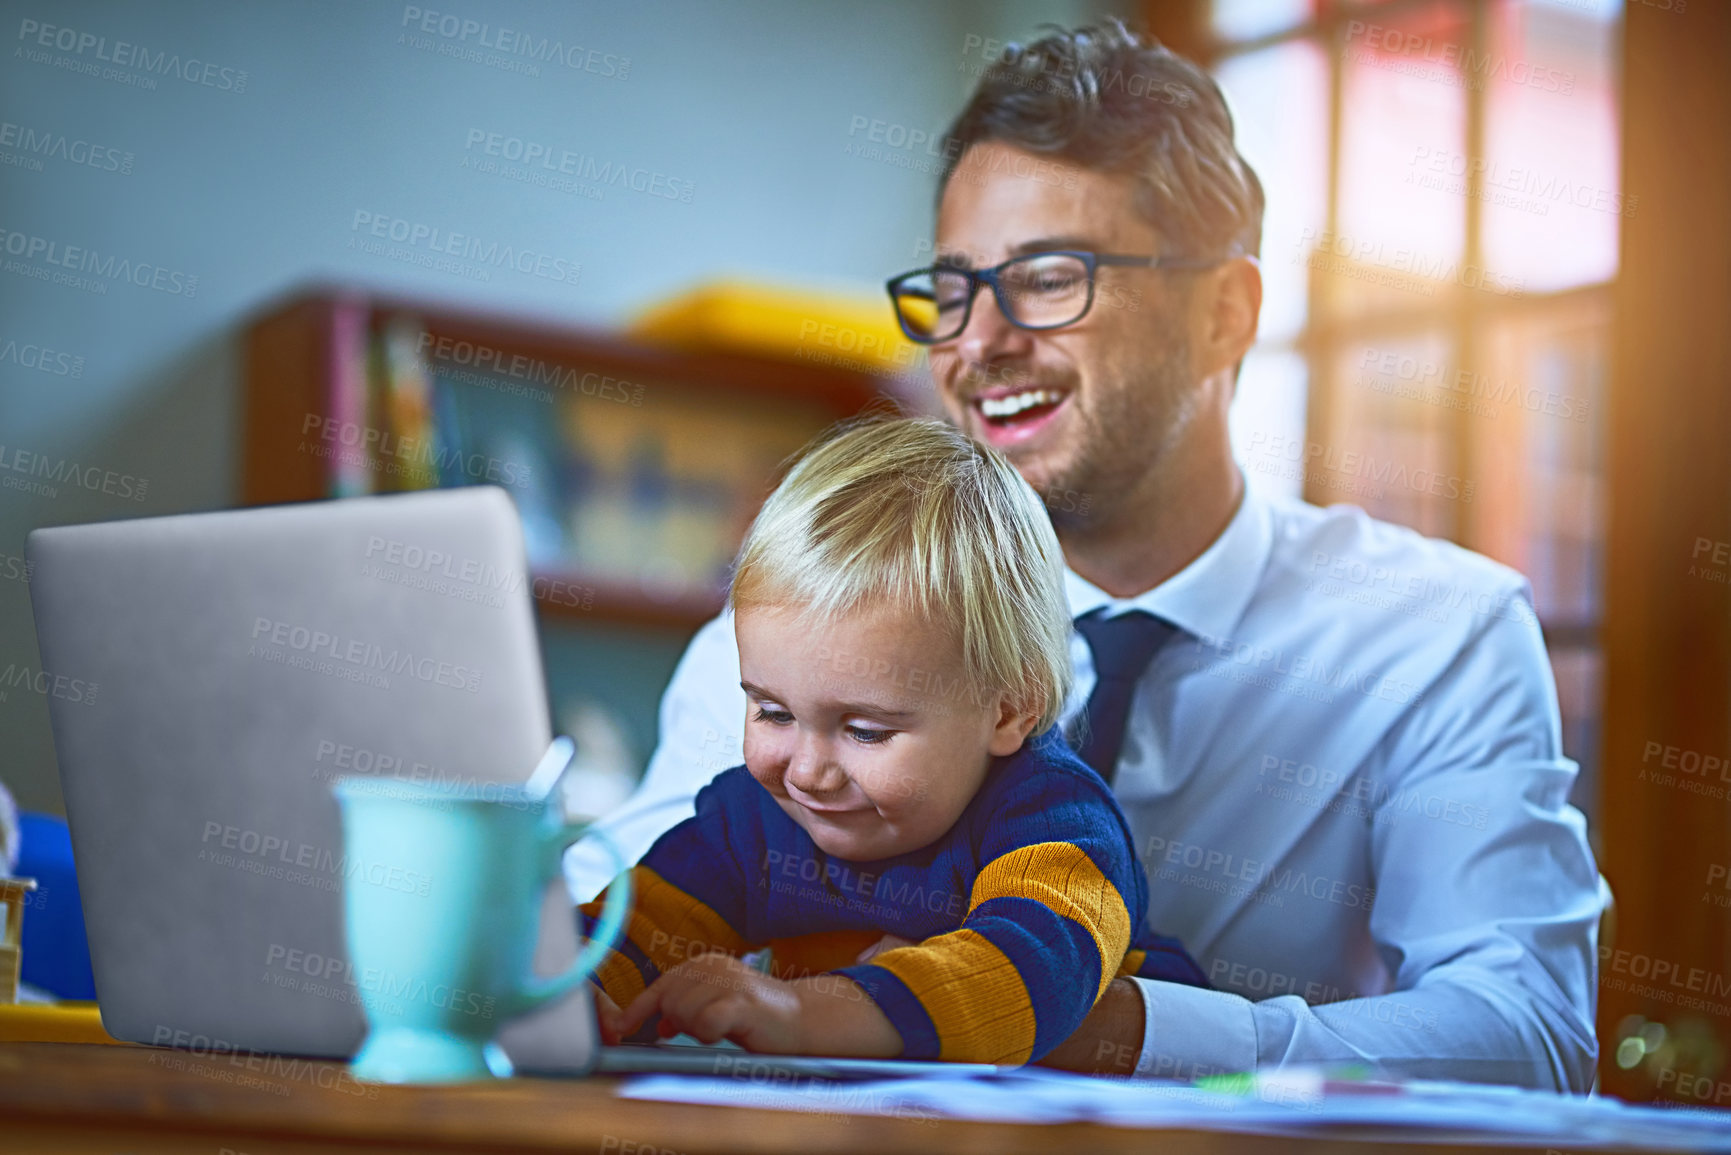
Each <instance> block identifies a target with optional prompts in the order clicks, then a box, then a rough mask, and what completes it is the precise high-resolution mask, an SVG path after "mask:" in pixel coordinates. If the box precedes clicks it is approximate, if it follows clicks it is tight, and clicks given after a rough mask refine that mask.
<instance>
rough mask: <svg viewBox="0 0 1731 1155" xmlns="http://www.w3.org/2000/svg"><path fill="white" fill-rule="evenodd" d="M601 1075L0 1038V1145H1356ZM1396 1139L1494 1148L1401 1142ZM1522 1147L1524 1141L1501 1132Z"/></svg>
mask: <svg viewBox="0 0 1731 1155" xmlns="http://www.w3.org/2000/svg"><path fill="white" fill-rule="evenodd" d="M615 1086H616V1082H615V1081H614V1080H610V1079H601V1078H597V1079H575V1080H550V1079H513V1080H508V1081H505V1082H500V1083H495V1084H466V1085H462V1086H458V1087H444V1088H425V1087H414V1088H410V1087H374V1086H370V1085H363V1084H358V1083H355V1082H354V1081H353V1080H352V1079H350V1078H349V1077H348V1071H347V1069H346V1068H345V1067H344V1066H343V1065H342V1064H340V1063H326V1062H317V1061H312V1060H304V1059H303V1060H291V1059H260V1058H252V1059H243V1058H234V1057H226V1056H222V1057H204V1058H201V1057H197V1056H195V1055H192V1054H189V1053H185V1052H178V1051H165V1050H157V1049H155V1048H150V1047H133V1046H121V1047H115V1046H96V1045H90V1044H74V1043H0V1150H4V1151H7V1152H12V1151H18V1152H26V1151H27V1152H32V1153H35V1152H43V1153H44V1155H46V1153H50V1152H102V1153H103V1155H115V1153H117V1152H124V1153H126V1155H164V1153H167V1152H175V1153H177V1155H178V1153H181V1152H200V1153H202V1155H308V1153H311V1152H324V1153H330V1152H357V1153H358V1152H368V1153H370V1155H381V1153H383V1152H392V1151H417V1152H457V1151H477V1152H490V1153H500V1155H502V1153H505V1152H531V1151H534V1152H542V1151H555V1150H557V1151H573V1152H594V1153H597V1155H601V1153H607V1152H611V1153H613V1155H673V1153H677V1155H700V1153H703V1152H747V1151H751V1152H785V1153H787V1155H827V1153H834V1155H840V1153H844V1152H860V1153H862V1155H863V1153H868V1152H869V1153H870V1155H899V1153H902V1152H925V1151H939V1152H943V1153H944V1155H973V1153H978V1155H1000V1153H1014V1152H1029V1153H1035V1152H1038V1153H1039V1155H1049V1153H1052V1152H1088V1153H1089V1155H1108V1153H1111V1152H1136V1153H1137V1155H1146V1153H1147V1152H1149V1151H1153V1150H1158V1151H1159V1152H1160V1155H1192V1153H1196V1155H1201V1153H1210V1155H1213V1153H1230V1155H1241V1153H1242V1155H1252V1153H1254V1155H1276V1153H1278V1152H1286V1151H1294V1150H1297V1151H1302V1152H1305V1153H1307V1155H1311V1153H1321V1152H1333V1151H1341V1152H1347V1151H1350V1152H1353V1153H1354V1155H1359V1153H1363V1152H1368V1151H1371V1150H1377V1149H1381V1148H1380V1145H1376V1146H1373V1145H1371V1144H1367V1143H1355V1142H1348V1141H1343V1140H1321V1139H1317V1140H1296V1139H1286V1138H1273V1137H1260V1136H1247V1135H1230V1134H1215V1133H1205V1132H1195V1131H1160V1132H1152V1131H1133V1130H1127V1129H1124V1128H1118V1127H1101V1126H1095V1125H1092V1124H1065V1125H1062V1126H1046V1127H1030V1126H1016V1125H1012V1124H1006V1123H962V1122H951V1121H948V1120H945V1121H935V1120H914V1119H894V1118H876V1117H870V1116H852V1117H847V1118H839V1117H836V1116H825V1115H815V1114H800V1113H790V1112H780V1111H761V1110H747V1109H742V1108H731V1107H698V1106H682V1105H677V1104H662V1103H647V1102H638V1101H633V1100H626V1099H619V1098H616V1097H615V1096H614V1093H613V1092H614V1087H615ZM1399 1149H1400V1151H1401V1152H1402V1153H1403V1155H1422V1153H1425V1152H1442V1151H1463V1152H1464V1151H1468V1150H1470V1151H1474V1152H1484V1151H1491V1150H1497V1149H1498V1148H1494V1147H1483V1146H1476V1147H1471V1148H1467V1147H1446V1146H1438V1145H1416V1144H1415V1145H1410V1146H1409V1145H1405V1144H1402V1145H1401V1146H1400V1148H1399ZM1506 1150H1510V1151H1525V1152H1527V1153H1528V1155H1531V1152H1532V1151H1533V1148H1531V1147H1527V1148H1512V1147H1511V1148H1506Z"/></svg>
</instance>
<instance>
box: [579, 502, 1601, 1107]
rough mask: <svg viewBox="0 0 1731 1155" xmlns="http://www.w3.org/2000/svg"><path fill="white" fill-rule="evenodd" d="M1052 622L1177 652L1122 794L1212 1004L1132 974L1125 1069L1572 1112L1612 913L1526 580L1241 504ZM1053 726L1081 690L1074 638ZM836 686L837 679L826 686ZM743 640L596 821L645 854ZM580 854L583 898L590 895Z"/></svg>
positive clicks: (1082, 591)
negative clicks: (1070, 677)
mask: <svg viewBox="0 0 1731 1155" xmlns="http://www.w3.org/2000/svg"><path fill="white" fill-rule="evenodd" d="M1065 578H1066V592H1067V594H1068V597H1069V601H1070V610H1071V616H1072V617H1079V616H1080V615H1082V614H1084V613H1087V612H1089V611H1090V610H1094V609H1098V608H1101V607H1105V610H1106V613H1107V614H1108V615H1112V614H1116V613H1119V612H1122V611H1124V610H1127V609H1131V608H1137V609H1143V610H1146V611H1148V612H1149V613H1152V614H1155V615H1156V616H1158V617H1161V618H1164V619H1166V620H1167V621H1170V622H1172V623H1174V624H1176V625H1177V626H1178V627H1179V629H1180V632H1179V633H1177V634H1175V635H1174V637H1173V638H1172V640H1171V641H1169V642H1168V643H1167V644H1166V646H1165V647H1164V648H1163V649H1161V650H1160V651H1159V652H1158V653H1156V654H1155V656H1154V659H1153V661H1152V662H1151V663H1150V664H1149V666H1148V669H1147V670H1146V672H1145V673H1144V674H1143V675H1142V677H1141V679H1140V680H1139V681H1138V683H1137V685H1136V690H1135V696H1134V698H1133V700H1132V705H1131V713H1130V720H1129V723H1128V726H1127V729H1126V733H1125V736H1124V745H1123V749H1122V752H1121V755H1120V757H1119V761H1118V772H1117V777H1116V780H1115V782H1114V786H1115V789H1116V792H1117V795H1118V800H1119V802H1120V803H1121V804H1122V805H1123V808H1124V811H1125V813H1126V815H1128V817H1129V820H1130V827H1131V830H1132V831H1133V832H1134V833H1135V835H1136V839H1137V851H1138V853H1139V854H1140V855H1141V857H1142V861H1143V865H1144V866H1145V867H1146V869H1147V871H1148V874H1149V895H1150V900H1149V909H1148V916H1149V922H1150V925H1151V926H1152V927H1153V928H1154V929H1156V930H1157V931H1159V932H1161V933H1163V934H1172V935H1177V936H1178V937H1179V938H1181V939H1182V940H1183V942H1184V944H1185V945H1186V946H1187V947H1188V948H1189V949H1190V951H1191V953H1192V954H1193V955H1194V956H1195V957H1196V959H1197V961H1198V962H1199V963H1201V965H1202V967H1203V969H1204V971H1205V972H1206V973H1207V974H1208V976H1209V979H1210V981H1211V982H1212V983H1213V984H1214V986H1215V987H1216V988H1218V989H1217V990H1213V991H1209V990H1203V989H1200V988H1195V987H1186V986H1179V985H1176V984H1172V983H1163V982H1154V981H1147V980H1140V979H1139V980H1135V981H1136V982H1137V985H1138V986H1139V987H1140V989H1141V991H1142V995H1143V1002H1144V1006H1145V1008H1146V1014H1147V1028H1146V1031H1145V1040H1144V1044H1143V1049H1142V1053H1141V1055H1140V1058H1139V1060H1138V1064H1137V1072H1138V1073H1139V1074H1144V1075H1150V1076H1165V1077H1173V1078H1183V1079H1190V1078H1195V1077H1197V1076H1199V1075H1204V1074H1211V1073H1217V1072H1232V1071H1245V1070H1250V1069H1253V1068H1256V1067H1272V1066H1278V1065H1280V1064H1283V1063H1315V1062H1333V1061H1354V1062H1364V1063H1367V1064H1370V1065H1372V1066H1373V1067H1374V1068H1377V1069H1379V1070H1381V1071H1384V1072H1386V1073H1389V1074H1392V1075H1401V1076H1407V1077H1414V1078H1433V1079H1457V1080H1464V1081H1475V1082H1497V1083H1509V1084H1518V1085H1523V1086H1530V1087H1544V1088H1556V1089H1561V1090H1574V1091H1584V1090H1586V1089H1587V1088H1588V1087H1589V1086H1590V1085H1591V1083H1592V1081H1593V1071H1594V1064H1595V1061H1596V1059H1597V1050H1598V1048H1597V1043H1596V1041H1595V1038H1594V1033H1593V1019H1594V1004H1595V998H1596V981H1597V969H1596V958H1595V949H1596V944H1597V932H1598V921H1599V916H1600V914H1601V912H1602V911H1603V909H1604V907H1605V905H1606V902H1607V901H1608V898H1609V892H1608V891H1607V890H1606V889H1605V887H1604V884H1603V883H1602V881H1601V880H1600V878H1599V874H1598V871H1597V869H1596V867H1595V865H1594V861H1593V855H1592V852H1591V850H1590V849H1589V848H1588V845H1587V839H1586V833H1585V822H1584V820H1583V819H1582V817H1581V814H1580V813H1579V811H1577V810H1575V809H1574V808H1573V807H1572V806H1570V805H1569V804H1568V801H1567V799H1568V795H1569V787H1570V784H1571V783H1572V782H1573V781H1574V777H1575V771H1576V767H1575V764H1574V763H1573V762H1571V761H1570V760H1569V759H1567V758H1565V757H1563V754H1562V742H1561V735H1560V723H1559V718H1558V713H1557V699H1556V688H1555V685H1554V683H1553V679H1552V675H1551V669H1550V665H1549V662H1548V661H1547V659H1546V656H1545V650H1544V643H1543V641H1542V639H1541V637H1540V633H1539V628H1538V623H1537V619H1536V618H1535V617H1534V616H1533V611H1532V603H1531V592H1530V589H1529V587H1528V585H1527V583H1526V580H1525V579H1524V578H1522V577H1521V576H1520V575H1519V574H1517V573H1516V572H1514V571H1513V570H1510V569H1508V568H1506V567H1504V566H1502V565H1499V564H1497V563H1495V562H1492V561H1490V560H1488V559H1486V558H1484V557H1481V556H1479V555H1477V554H1474V553H1470V552H1468V551H1466V550H1463V549H1461V548H1459V547H1457V546H1454V545H1451V544H1449V543H1447V542H1441V541H1436V540H1432V539H1428V538H1424V537H1421V536H1419V535H1418V534H1416V533H1414V532H1412V531H1410V530H1407V529H1403V528H1400V527H1397V526H1394V525H1390V524H1388V523H1386V522H1379V521H1376V520H1374V519H1372V518H1370V517H1368V516H1367V515H1366V514H1365V513H1364V512H1363V511H1362V510H1359V509H1357V508H1355V507H1351V506H1333V507H1330V508H1328V509H1320V508H1317V507H1316V506H1312V505H1307V504H1304V503H1303V502H1299V501H1294V500H1289V499H1285V498H1272V497H1270V496H1268V495H1265V494H1260V493H1258V492H1257V491H1256V490H1255V489H1254V488H1253V487H1251V486H1248V485H1247V486H1246V492H1245V497H1244V500H1243V501H1242V502H1241V503H1240V505H1239V508H1238V511H1237V513H1236V514H1235V515H1234V516H1233V519H1232V521H1231V523H1230V524H1229V525H1228V526H1227V528H1226V530H1225V532H1223V533H1222V534H1221V535H1220V537H1219V538H1218V539H1217V540H1216V541H1215V542H1214V543H1213V544H1212V545H1211V546H1210V547H1209V548H1208V549H1207V551H1206V552H1204V553H1203V554H1202V556H1200V557H1198V558H1197V559H1196V560H1195V561H1194V562H1192V563H1191V564H1190V565H1189V566H1187V567H1186V568H1185V569H1184V570H1183V571H1182V572H1180V573H1179V574H1177V575H1176V576H1174V577H1172V578H1171V579H1170V580H1168V581H1166V582H1163V583H1162V584H1161V585H1159V586H1158V587H1156V588H1155V589H1152V590H1149V591H1148V592H1147V593H1144V594H1142V595H1140V596H1139V597H1135V598H1128V599H1115V598H1112V597H1110V596H1109V595H1107V594H1106V593H1104V592H1103V591H1101V590H1099V589H1098V588H1096V587H1094V586H1093V585H1091V584H1090V583H1088V582H1087V581H1085V580H1083V579H1082V578H1080V577H1078V576H1077V575H1076V574H1074V573H1071V572H1068V571H1066V575H1065ZM1071 655H1072V658H1073V660H1074V663H1075V668H1076V673H1077V684H1076V686H1075V690H1074V692H1073V693H1072V696H1071V699H1070V702H1069V704H1068V706H1067V709H1066V713H1065V720H1066V721H1068V720H1069V719H1071V718H1073V717H1074V716H1075V714H1076V713H1077V712H1078V711H1080V710H1081V708H1082V706H1083V704H1084V703H1085V702H1086V701H1087V697H1088V693H1089V691H1090V690H1091V689H1092V687H1093V680H1094V679H1093V670H1092V660H1091V657H1090V654H1089V651H1088V646H1087V643H1086V642H1085V641H1084V640H1083V639H1082V637H1081V636H1080V635H1079V634H1076V635H1072V641H1071ZM838 672H839V671H838ZM745 710H746V704H745V695H744V693H743V692H742V691H741V690H740V688H739V657H738V650H737V648H736V646H735V642H734V635H733V622H732V619H731V617H730V616H729V615H727V614H723V615H722V616H721V617H718V618H716V619H715V620H714V621H711V622H709V623H708V624H707V625H705V626H704V627H703V628H702V629H701V630H700V631H699V632H698V634H697V636H696V637H695V638H693V639H692V642H691V645H690V647H689V648H688V649H687V650H686V653H685V656H684V657H683V658H682V659H681V660H680V663H679V666H678V668H677V669H676V670H675V671H674V674H673V679H672V681H671V682H670V683H669V685H668V688H667V692H666V694H665V696H664V697H663V699H662V702H661V726H660V745H659V746H658V747H657V749H656V751H655V754H654V757H653V758H652V759H651V760H650V763H649V767H648V770H647V772H646V774H645V776H644V781H643V784H642V785H641V787H640V788H639V789H638V791H637V793H636V794H635V795H633V796H632V798H631V799H630V800H629V801H628V802H627V803H626V804H625V805H624V806H622V807H621V808H620V809H619V810H618V811H617V812H615V813H614V814H612V815H609V816H608V817H607V818H606V820H605V821H603V822H602V823H601V824H600V825H601V827H602V828H603V829H604V830H605V831H606V832H607V833H608V834H609V835H611V836H612V838H613V839H614V840H615V841H616V842H617V843H618V844H619V846H620V848H621V849H622V850H623V851H624V853H625V855H626V857H627V860H628V861H633V862H634V861H636V860H637V858H638V857H640V856H641V855H642V854H643V852H644V851H645V850H647V849H648V848H649V845H650V843H652V842H653V841H654V840H655V838H656V837H657V836H659V835H660V834H661V833H662V832H663V831H665V830H667V829H668V828H669V827H671V826H673V825H674V824H675V823H677V822H679V821H681V820H683V819H685V818H687V817H689V816H690V815H691V814H692V813H693V804H692V800H693V797H694V796H695V795H696V793H697V791H698V790H699V789H700V788H701V787H702V786H703V785H704V784H705V783H707V782H708V781H709V780H710V778H712V777H714V775H715V774H717V773H718V772H720V771H721V770H724V769H726V768H728V767H730V766H736V765H739V764H740V763H741V762H742V761H743V760H744V758H743V755H742V747H741V733H742V727H743V723H744V719H745ZM605 870H606V867H605V864H604V861H603V857H602V855H601V854H600V852H599V851H598V850H597V849H596V848H595V847H594V846H593V845H592V844H579V845H578V846H576V847H574V848H572V850H571V851H570V852H569V853H568V856H567V858H566V876H567V880H568V882H569V884H570V888H571V891H572V894H573V896H574V897H575V898H576V899H577V900H579V901H584V900H587V899H589V898H591V897H593V896H594V894H596V893H597V892H598V891H599V890H600V889H601V888H602V886H604V885H605V883H606V881H607V879H606V877H605Z"/></svg>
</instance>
